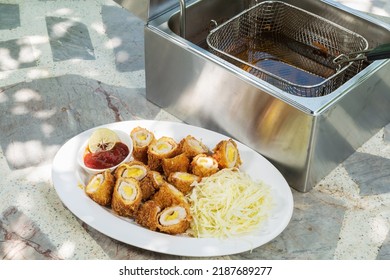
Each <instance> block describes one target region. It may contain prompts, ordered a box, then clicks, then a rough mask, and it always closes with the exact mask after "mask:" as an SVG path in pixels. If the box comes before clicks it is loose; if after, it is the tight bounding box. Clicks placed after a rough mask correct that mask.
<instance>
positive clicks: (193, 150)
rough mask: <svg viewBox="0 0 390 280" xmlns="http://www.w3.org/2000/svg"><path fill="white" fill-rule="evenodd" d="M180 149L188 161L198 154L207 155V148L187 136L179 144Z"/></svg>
mask: <svg viewBox="0 0 390 280" xmlns="http://www.w3.org/2000/svg"><path fill="white" fill-rule="evenodd" d="M179 145H180V149H181V150H182V152H183V153H184V154H185V155H186V156H187V157H188V158H190V159H192V158H193V157H195V156H196V155H199V154H208V153H209V148H208V147H207V146H206V145H205V144H203V143H202V141H200V140H198V139H197V138H195V137H194V136H192V135H187V136H186V137H185V138H183V139H182V140H181V141H180V143H179Z"/></svg>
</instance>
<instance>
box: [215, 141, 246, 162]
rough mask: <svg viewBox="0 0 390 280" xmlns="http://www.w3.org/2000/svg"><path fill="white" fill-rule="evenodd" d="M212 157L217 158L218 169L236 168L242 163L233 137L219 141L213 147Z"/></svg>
mask: <svg viewBox="0 0 390 280" xmlns="http://www.w3.org/2000/svg"><path fill="white" fill-rule="evenodd" d="M213 157H214V158H215V159H216V160H217V162H218V165H219V168H220V169H223V168H233V167H236V168H238V167H240V165H241V164H242V161H241V157H240V153H239V151H238V148H237V143H236V142H235V141H234V140H233V139H228V140H222V141H220V142H219V143H218V144H217V145H216V146H215V148H214V149H213Z"/></svg>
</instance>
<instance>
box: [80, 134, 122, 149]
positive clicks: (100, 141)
mask: <svg viewBox="0 0 390 280" xmlns="http://www.w3.org/2000/svg"><path fill="white" fill-rule="evenodd" d="M116 142H120V139H119V137H118V135H117V134H116V133H115V132H114V131H112V130H111V129H108V128H98V129H96V130H95V131H94V132H93V133H92V135H91V136H90V137H89V140H88V148H89V150H90V151H91V153H95V152H97V151H109V150H111V149H112V148H113V147H114V146H115V143H116Z"/></svg>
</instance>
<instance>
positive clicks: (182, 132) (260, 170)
mask: <svg viewBox="0 0 390 280" xmlns="http://www.w3.org/2000/svg"><path fill="white" fill-rule="evenodd" d="M136 126H141V127H144V128H146V129H148V130H150V131H152V132H153V133H154V134H155V136H156V137H157V138H159V137H162V136H169V137H172V138H174V139H175V140H177V141H179V140H181V139H182V138H184V137H186V136H187V135H189V134H191V135H192V136H194V137H196V138H198V139H199V140H201V141H202V142H203V143H204V144H206V145H207V146H208V147H209V148H210V149H212V148H214V147H215V145H216V144H217V143H218V142H219V141H221V140H223V139H228V137H226V136H224V135H222V134H219V133H216V132H213V131H210V130H206V129H203V128H200V127H195V126H191V125H187V124H182V123H175V122H165V121H148V120H144V121H124V122H117V123H111V124H107V125H103V127H108V128H111V129H117V130H122V131H125V132H127V133H129V134H130V131H131V130H132V129H133V128H134V127H136ZM94 129H96V128H93V129H89V130H87V131H84V132H82V133H80V134H79V135H77V136H75V137H73V138H72V139H70V140H69V141H67V142H66V143H65V144H64V145H63V146H62V147H61V148H60V149H59V151H58V152H57V154H56V156H55V157H54V160H53V165H52V180H53V184H54V187H55V189H56V191H57V194H58V196H59V197H60V199H61V200H62V202H63V203H64V204H65V206H66V207H67V208H68V209H69V210H70V211H71V212H72V213H73V214H74V215H76V216H77V217H78V218H79V219H81V220H82V221H83V222H85V223H87V224H88V225H89V226H91V227H93V228H95V229H96V230H98V231H100V232H101V233H103V234H105V235H107V236H109V237H111V238H114V239H116V240H119V241H121V242H124V243H127V244H130V245H133V246H136V247H139V248H143V249H146V250H150V251H154V252H159V253H165V254H172V255H180V256H191V257H207V256H221V255H230V254H237V253H241V252H245V251H249V250H252V249H255V248H257V247H259V246H261V245H264V244H265V243H267V242H269V241H271V240H272V239H274V238H275V237H276V236H278V235H279V234H280V233H281V232H282V231H283V230H284V229H285V228H286V227H287V225H288V223H289V221H290V219H291V216H292V213H293V204H294V203H293V196H292V193H291V189H290V187H289V185H288V184H287V182H286V180H285V179H284V177H283V176H282V175H281V173H280V172H279V171H278V170H277V169H276V168H275V167H274V166H273V165H272V164H271V163H270V162H269V161H268V160H266V159H265V158H264V157H263V156H261V155H260V154H258V153H257V152H255V151H254V150H252V149H250V148H249V147H247V146H245V145H243V144H241V143H240V142H238V141H236V142H237V145H238V149H239V151H240V155H241V159H242V162H243V164H242V166H241V170H242V171H244V172H246V173H247V174H249V175H250V177H251V178H252V179H253V180H262V181H263V182H264V183H265V184H267V185H269V186H270V188H271V194H272V197H273V202H274V206H273V208H272V209H271V210H270V213H269V216H268V219H267V220H266V221H264V222H263V224H262V226H261V229H259V230H258V231H255V232H252V233H251V234H248V235H244V236H241V237H234V238H228V239H216V238H191V237H185V236H173V235H168V234H164V233H159V232H154V231H151V230H148V229H146V228H143V227H141V226H139V225H137V224H136V223H135V222H133V221H132V220H130V219H124V218H121V217H118V216H116V215H114V214H112V213H111V212H110V211H109V210H108V209H107V208H104V207H102V206H100V205H98V204H97V203H95V202H94V201H92V200H91V199H90V198H89V197H88V196H87V195H85V193H84V190H83V189H82V188H80V184H83V185H84V184H85V183H86V181H87V175H86V174H85V173H84V172H83V170H82V169H81V168H80V166H79V165H78V164H77V159H76V158H77V152H78V150H79V148H80V145H82V144H83V143H84V142H85V141H86V139H88V137H89V136H90V135H91V133H92V131H93V130H94Z"/></svg>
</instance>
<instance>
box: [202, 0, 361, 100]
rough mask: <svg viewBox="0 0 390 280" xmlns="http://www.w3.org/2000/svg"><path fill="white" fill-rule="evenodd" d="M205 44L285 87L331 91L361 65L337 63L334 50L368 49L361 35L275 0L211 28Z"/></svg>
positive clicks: (311, 93) (310, 93) (313, 93)
mask: <svg viewBox="0 0 390 280" xmlns="http://www.w3.org/2000/svg"><path fill="white" fill-rule="evenodd" d="M207 44H208V46H209V48H210V50H211V51H212V52H213V53H214V54H216V55H218V56H220V57H221V58H223V59H224V60H226V61H228V62H230V63H232V64H234V65H235V66H237V67H240V68H241V69H243V70H245V71H247V72H249V73H251V74H252V75H254V76H256V77H258V78H260V79H262V80H264V81H266V82H268V83H270V84H272V85H274V86H276V87H278V88H280V89H282V90H284V91H286V92H288V93H290V94H293V95H298V96H304V97H317V96H323V95H326V94H329V93H331V92H332V91H334V90H335V89H337V88H338V87H340V86H341V85H342V84H343V83H345V82H346V81H348V80H349V79H350V78H352V77H353V76H354V75H356V74H357V73H358V72H360V71H361V70H362V68H363V67H364V63H363V62H362V61H353V62H350V63H348V64H347V65H345V66H343V67H339V65H338V64H336V63H334V61H333V60H334V58H335V57H337V56H339V55H340V54H345V53H351V52H361V51H364V50H367V49H368V42H367V40H366V39H365V38H364V37H362V36H361V35H359V34H357V33H355V32H352V31H350V30H348V29H346V28H344V27H342V26H339V25H337V24H335V23H333V22H331V21H329V20H326V19H324V18H322V17H320V16H317V15H315V14H312V13H309V12H307V11H305V10H302V9H300V8H298V7H295V6H292V5H290V4H287V3H284V2H280V1H265V2H261V3H259V4H256V5H255V6H253V7H251V8H249V9H247V10H245V11H244V12H242V13H240V14H238V15H237V16H235V17H233V18H232V19H230V20H228V21H226V22H225V23H223V24H221V25H220V26H217V27H216V28H214V29H213V30H212V31H211V32H210V33H209V35H208V36H207Z"/></svg>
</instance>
